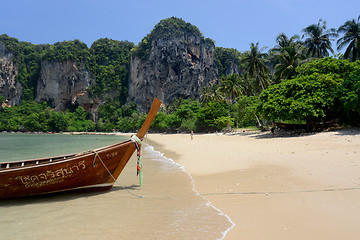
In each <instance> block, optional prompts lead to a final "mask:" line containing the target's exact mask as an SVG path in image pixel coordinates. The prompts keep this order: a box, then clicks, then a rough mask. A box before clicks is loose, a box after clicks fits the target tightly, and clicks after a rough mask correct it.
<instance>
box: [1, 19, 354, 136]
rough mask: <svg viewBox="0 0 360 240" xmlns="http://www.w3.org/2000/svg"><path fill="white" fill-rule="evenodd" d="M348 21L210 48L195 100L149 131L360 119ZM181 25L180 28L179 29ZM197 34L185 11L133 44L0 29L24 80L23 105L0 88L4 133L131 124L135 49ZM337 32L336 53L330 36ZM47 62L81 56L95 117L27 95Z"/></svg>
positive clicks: (137, 116)
mask: <svg viewBox="0 0 360 240" xmlns="http://www.w3.org/2000/svg"><path fill="white" fill-rule="evenodd" d="M359 19H360V17H359V18H357V20H355V19H353V20H352V21H347V22H345V24H344V25H342V26H340V27H339V29H338V30H336V29H334V28H331V29H327V26H326V22H325V21H322V20H319V22H318V23H317V24H312V25H310V26H309V27H306V28H304V29H303V32H304V35H303V37H302V39H304V41H302V40H300V38H299V37H298V36H297V35H294V36H293V37H291V38H288V37H287V36H286V35H285V34H284V33H281V34H279V36H278V37H277V39H276V42H277V44H276V46H275V47H274V48H272V49H270V50H269V51H268V52H265V49H266V48H265V47H260V45H259V43H251V44H250V49H249V50H248V51H245V52H239V51H238V50H236V49H227V48H220V47H215V55H214V61H215V63H216V65H217V67H218V71H219V72H218V73H219V74H218V76H219V79H218V81H216V82H215V83H213V84H212V85H211V86H208V87H207V88H204V89H202V90H201V91H200V96H199V98H198V99H177V100H175V101H174V102H173V103H172V104H170V105H167V106H165V108H164V109H162V110H161V111H160V112H159V113H158V115H157V117H156V119H155V121H154V123H153V126H152V128H151V129H152V130H153V131H161V132H178V131H201V132H208V131H221V130H224V129H227V128H230V127H248V126H254V125H257V126H264V125H267V124H268V123H270V122H272V121H284V122H290V123H304V122H306V123H308V124H313V123H318V122H326V121H334V120H336V121H337V122H338V124H352V125H358V124H359V123H360V120H359V119H360V61H359V57H360V44H358V43H359V39H360V35H359V34H360V32H359V29H360V23H359ZM184 33H185V35H184ZM188 34H195V35H197V36H200V38H201V41H203V42H204V43H208V44H210V45H211V46H214V41H212V40H211V39H205V38H204V37H203V35H202V33H201V32H200V31H199V29H198V28H197V27H195V26H193V25H191V24H189V23H187V22H185V21H184V20H182V19H179V18H176V17H172V18H168V19H165V20H161V21H160V22H159V24H157V25H156V26H155V27H154V29H153V30H152V31H151V33H150V34H148V35H147V36H146V37H144V38H143V39H142V41H141V42H140V43H139V45H137V46H135V45H134V44H133V43H131V42H127V41H116V40H111V39H107V38H104V39H99V40H97V41H95V42H94V43H93V44H92V46H91V47H90V48H88V47H87V46H86V44H84V43H82V42H80V41H79V40H74V41H64V42H58V43H55V44H53V45H50V44H41V45H35V44H31V43H28V42H19V41H18V40H17V39H15V38H11V37H8V36H7V35H1V36H0V42H2V43H3V44H4V45H5V47H6V49H7V51H8V52H11V53H12V54H13V55H14V61H15V62H16V64H17V65H18V67H19V69H18V75H17V80H19V81H20V82H21V83H22V85H23V88H24V96H23V101H22V103H21V104H20V105H19V106H12V107H10V108H9V107H6V103H5V98H4V97H2V96H0V105H3V107H0V130H6V131H55V132H58V131H112V130H114V129H116V130H119V131H136V130H137V129H139V128H140V126H141V125H142V122H143V121H144V119H145V117H146V115H145V114H144V113H141V112H138V111H137V110H136V106H135V105H134V104H132V103H127V104H125V101H126V98H127V91H128V90H127V85H128V83H127V79H128V77H129V67H130V66H129V64H130V57H131V55H136V56H138V57H140V58H146V57H147V56H148V55H149V53H150V50H151V46H152V45H151V44H152V41H153V39H154V38H155V37H161V38H162V39H166V38H168V37H170V36H171V35H175V36H178V37H181V38H182V37H184V39H185V40H186V39H187V38H186V36H187V35H188ZM335 37H339V40H338V41H337V44H338V50H340V49H345V54H344V55H341V54H339V55H337V56H333V57H326V56H329V55H330V53H334V51H333V49H332V47H331V41H332V40H334V38H335ZM43 60H48V61H52V60H57V61H67V60H74V61H76V62H78V63H83V64H86V66H87V67H88V69H89V70H90V72H91V74H92V75H93V77H94V78H93V79H95V83H94V84H93V86H92V87H91V89H89V92H90V93H91V94H92V95H93V97H101V98H102V99H105V101H106V102H105V103H104V104H102V105H101V106H100V107H99V109H98V118H97V121H96V122H92V121H91V120H89V119H90V116H89V113H87V112H85V110H84V109H83V108H82V107H77V108H74V109H72V110H71V111H70V110H67V111H65V112H56V111H54V110H53V109H52V108H51V106H48V104H47V103H36V102H34V101H33V99H34V93H35V90H36V86H35V84H36V80H37V79H38V76H39V73H40V72H39V71H40V63H41V61H43Z"/></svg>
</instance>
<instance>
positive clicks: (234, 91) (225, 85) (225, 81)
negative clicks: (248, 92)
mask: <svg viewBox="0 0 360 240" xmlns="http://www.w3.org/2000/svg"><path fill="white" fill-rule="evenodd" d="M240 79H241V78H240V76H239V74H230V75H228V76H226V77H222V78H221V79H220V81H221V85H220V88H219V91H220V92H221V93H223V94H224V96H225V99H226V101H227V103H228V106H229V107H228V116H229V117H230V105H231V104H233V103H234V102H235V101H236V98H237V97H238V96H239V94H241V93H242V91H243V88H242V86H241V85H240V83H241V81H240ZM238 115H239V114H237V116H238ZM236 127H238V118H236Z"/></svg>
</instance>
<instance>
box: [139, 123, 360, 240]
mask: <svg viewBox="0 0 360 240" xmlns="http://www.w3.org/2000/svg"><path fill="white" fill-rule="evenodd" d="M145 141H146V142H148V143H149V144H150V145H152V146H153V147H154V148H155V150H158V151H160V152H163V153H164V154H165V156H166V157H169V158H171V159H173V160H174V161H175V162H176V163H178V164H181V165H183V166H184V168H185V170H186V171H187V172H189V174H190V175H191V176H192V177H193V178H194V181H195V182H194V184H195V189H196V191H197V192H199V194H200V195H201V196H203V197H204V198H205V199H207V200H208V201H209V202H211V204H212V205H214V206H215V207H216V208H218V209H219V210H220V211H221V212H223V213H224V214H225V215H227V216H229V218H230V219H231V221H233V222H234V223H235V224H236V226H235V227H234V228H233V229H231V230H230V231H229V232H228V233H227V234H226V237H225V239H264V238H265V237H264V236H266V239H323V238H325V239H356V238H357V237H356V236H358V235H359V234H360V230H358V228H357V227H356V226H357V225H358V224H359V222H360V221H359V220H357V218H358V215H359V214H360V207H359V206H358V201H359V200H360V176H359V174H358V173H359V172H360V150H358V149H360V130H359V129H343V130H337V131H331V132H320V133H315V134H306V135H301V136H295V137H294V136H288V137H281V136H275V137H271V134H270V135H269V133H260V132H247V133H238V134H205V135H197V134H196V135H195V136H194V140H193V141H191V139H190V135H189V134H173V135H172V134H148V137H147V138H145ZM259 229H261V231H259Z"/></svg>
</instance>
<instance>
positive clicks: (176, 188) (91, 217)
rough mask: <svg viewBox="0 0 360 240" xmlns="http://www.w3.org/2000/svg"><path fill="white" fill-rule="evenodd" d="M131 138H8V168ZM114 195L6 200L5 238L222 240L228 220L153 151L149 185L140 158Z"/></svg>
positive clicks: (148, 159) (1, 147)
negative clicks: (141, 175) (13, 163)
mask: <svg viewBox="0 0 360 240" xmlns="http://www.w3.org/2000/svg"><path fill="white" fill-rule="evenodd" d="M127 138H128V137H121V136H120V137H119V136H114V135H113V136H103V135H60V134H59V135H54V134H18V133H16V134H10V133H5V134H4V133H2V134H0V156H1V158H0V161H14V160H21V159H30V158H39V157H46V156H53V155H63V154H67V153H76V152H82V151H86V150H89V149H94V148H99V147H103V146H106V145H109V144H113V143H116V142H119V141H123V140H124V139H127ZM134 155H135V156H133V157H132V159H130V161H129V163H128V165H127V166H126V167H125V169H124V171H123V172H122V174H121V175H120V176H119V178H118V181H117V183H116V184H115V185H114V187H113V188H112V190H111V191H108V192H101V193H62V194H52V195H46V196H38V197H31V198H20V199H8V200H2V201H0V239H50V238H51V239H222V238H223V237H224V236H225V234H226V232H227V231H228V230H229V229H230V228H231V227H232V225H233V224H232V223H231V221H230V219H228V217H227V216H225V215H224V214H222V212H221V211H220V210H218V209H216V208H215V207H214V206H212V205H211V204H210V203H209V202H208V201H207V200H206V199H204V198H203V197H201V196H200V195H199V194H198V193H197V192H196V190H195V189H194V182H193V179H192V177H191V176H190V175H189V174H188V173H187V172H186V171H185V170H184V168H183V167H182V166H181V165H178V164H176V163H175V162H174V161H172V160H171V159H169V158H167V157H166V156H165V155H164V154H163V153H160V152H158V151H156V150H154V148H153V147H152V146H150V145H146V144H145V146H144V148H143V169H144V183H143V186H142V187H141V188H140V187H139V185H138V179H137V176H136V154H134Z"/></svg>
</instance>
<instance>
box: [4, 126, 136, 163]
mask: <svg viewBox="0 0 360 240" xmlns="http://www.w3.org/2000/svg"><path fill="white" fill-rule="evenodd" d="M127 139H129V138H128V137H126V136H116V135H69V134H31V133H0V162H8V161H16V160H26V159H35V158H42V157H51V156H59V155H65V154H72V153H79V152H83V151H88V150H91V149H95V148H100V147H104V146H107V145H111V144H114V143H117V142H122V141H124V140H127Z"/></svg>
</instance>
